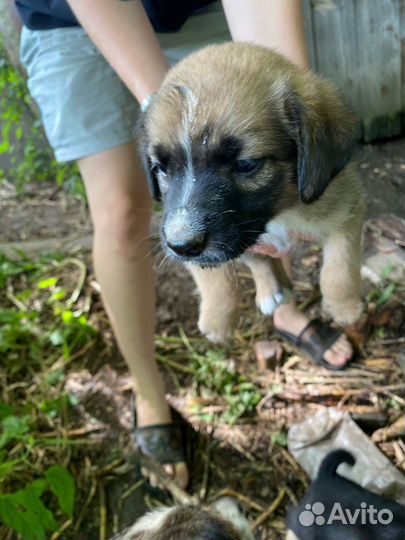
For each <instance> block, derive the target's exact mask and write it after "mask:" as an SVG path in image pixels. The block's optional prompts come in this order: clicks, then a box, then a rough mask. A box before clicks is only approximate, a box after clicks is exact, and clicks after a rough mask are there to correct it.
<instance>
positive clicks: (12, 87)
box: [0, 36, 85, 199]
mask: <svg viewBox="0 0 405 540" xmlns="http://www.w3.org/2000/svg"><path fill="white" fill-rule="evenodd" d="M0 37H1V36H0ZM30 103H31V96H30V94H29V92H28V88H27V85H26V81H25V79H24V77H23V76H22V75H21V73H19V72H18V71H17V70H16V69H14V67H13V66H12V65H11V64H10V62H9V61H8V59H7V56H6V53H5V51H4V48H3V45H2V43H1V41H0V124H1V143H0V154H7V155H8V156H9V158H10V163H11V167H10V169H9V171H8V174H9V176H10V177H11V178H12V179H13V180H14V182H15V184H16V188H17V192H19V193H22V192H23V191H24V188H25V186H26V185H27V184H28V183H30V182H33V181H36V182H41V181H46V180H50V179H52V180H53V179H56V183H57V185H58V186H59V187H62V186H64V187H65V189H66V190H67V191H69V192H70V193H72V194H74V195H75V196H77V197H79V198H82V199H85V191H84V186H83V182H82V180H81V177H80V174H79V171H78V168H77V166H76V165H72V164H66V163H64V164H59V163H57V162H56V161H55V159H54V158H53V156H52V152H51V150H50V148H49V146H48V145H47V144H46V142H45V137H44V134H43V131H42V128H41V122H40V120H39V119H38V118H35V117H34V113H33V108H30ZM28 112H29V113H30V114H27V113H28ZM21 154H22V155H21ZM1 176H4V172H1V171H0V178H1Z"/></svg>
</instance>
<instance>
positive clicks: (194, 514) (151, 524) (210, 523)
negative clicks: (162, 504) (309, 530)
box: [117, 497, 253, 540]
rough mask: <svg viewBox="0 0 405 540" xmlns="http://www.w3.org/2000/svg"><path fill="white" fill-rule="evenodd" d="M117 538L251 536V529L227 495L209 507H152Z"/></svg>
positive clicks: (237, 539) (231, 539)
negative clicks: (151, 509)
mask: <svg viewBox="0 0 405 540" xmlns="http://www.w3.org/2000/svg"><path fill="white" fill-rule="evenodd" d="M117 540H253V533H252V531H251V528H250V526H249V523H248V522H247V520H246V518H245V517H244V515H243V513H242V511H241V510H240V509H239V507H238V505H237V503H236V501H234V500H233V499H230V498H228V497H227V498H223V499H220V500H219V501H218V502H217V503H215V504H214V505H213V506H212V507H211V508H200V507H193V506H179V507H173V508H160V509H157V510H153V511H152V512H149V513H148V514H146V515H145V516H144V517H142V518H141V519H140V520H138V521H137V522H136V523H135V524H134V525H133V526H132V527H130V528H129V529H127V530H126V531H125V532H124V533H121V534H120V535H119V536H118V537H117Z"/></svg>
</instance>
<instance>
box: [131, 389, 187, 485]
mask: <svg viewBox="0 0 405 540" xmlns="http://www.w3.org/2000/svg"><path fill="white" fill-rule="evenodd" d="M136 417H137V426H138V427H146V426H153V425H157V424H170V423H171V422H172V417H171V413H170V408H169V406H168V404H167V402H166V400H165V399H164V398H163V400H159V403H157V404H153V403H151V402H150V401H148V400H145V399H143V398H142V397H140V396H137V397H136ZM163 468H164V469H165V471H166V472H167V474H169V475H170V476H172V477H173V478H174V479H175V480H176V481H177V483H178V484H179V486H180V487H181V488H183V489H185V488H186V487H187V485H188V481H189V473H188V469H187V465H186V463H184V462H181V463H175V464H167V465H164V466H163ZM141 472H142V475H143V476H144V477H145V478H148V480H149V483H150V484H151V486H153V487H160V486H159V482H158V480H157V478H156V476H155V475H154V474H153V473H150V472H149V471H148V470H147V469H145V468H144V467H142V469H141Z"/></svg>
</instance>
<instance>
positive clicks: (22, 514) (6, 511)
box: [0, 465, 75, 540]
mask: <svg viewBox="0 0 405 540" xmlns="http://www.w3.org/2000/svg"><path fill="white" fill-rule="evenodd" d="M46 491H49V492H51V493H53V494H54V495H55V496H56V499H57V501H58V503H59V507H60V509H61V510H62V512H63V513H64V514H66V515H67V516H68V517H72V516H73V507H74V500H75V485H74V480H73V478H72V476H71V475H70V473H69V472H68V471H67V470H66V469H65V468H64V467H61V466H59V465H55V466H53V467H51V468H49V469H48V470H47V471H46V473H45V477H44V478H40V479H37V480H34V481H32V482H31V483H30V484H28V486H26V487H25V488H23V489H19V490H17V491H15V492H14V493H7V494H0V518H1V519H2V521H3V522H4V523H5V525H6V526H7V527H9V528H10V529H12V530H14V531H16V532H17V533H18V534H20V535H21V536H22V537H23V538H26V539H28V540H43V539H44V538H45V537H46V533H47V531H51V532H55V531H57V530H58V528H59V525H58V522H57V521H56V519H55V515H54V513H53V512H52V511H51V510H50V509H49V508H48V507H47V506H46V505H45V503H44V501H43V499H42V496H43V494H44V493H45V492H46Z"/></svg>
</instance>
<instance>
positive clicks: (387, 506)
mask: <svg viewBox="0 0 405 540" xmlns="http://www.w3.org/2000/svg"><path fill="white" fill-rule="evenodd" d="M341 463H348V464H349V465H354V463H355V460H354V458H353V456H352V455H351V454H350V453H349V452H346V451H345V450H335V451H334V452H331V453H330V454H329V455H327V456H326V458H325V459H324V460H323V462H322V464H321V466H320V468H319V471H318V476H317V478H316V480H315V481H314V482H313V483H312V485H311V487H310V488H309V490H308V491H307V493H306V494H305V496H304V497H303V499H302V500H301V501H300V503H299V504H298V506H296V507H294V508H291V509H289V511H288V513H287V528H288V530H289V532H288V535H287V540H295V539H296V538H299V540H404V539H405V507H403V506H401V505H400V504H398V503H396V502H395V501H392V500H390V499H387V498H386V497H382V496H380V495H376V494H375V493H372V492H371V491H368V490H366V489H364V488H362V487H360V486H358V485H357V484H355V483H354V482H352V481H350V480H347V479H346V478H343V477H342V476H339V475H338V474H336V469H337V468H338V466H339V465H340V464H341ZM294 535H295V536H294Z"/></svg>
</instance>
